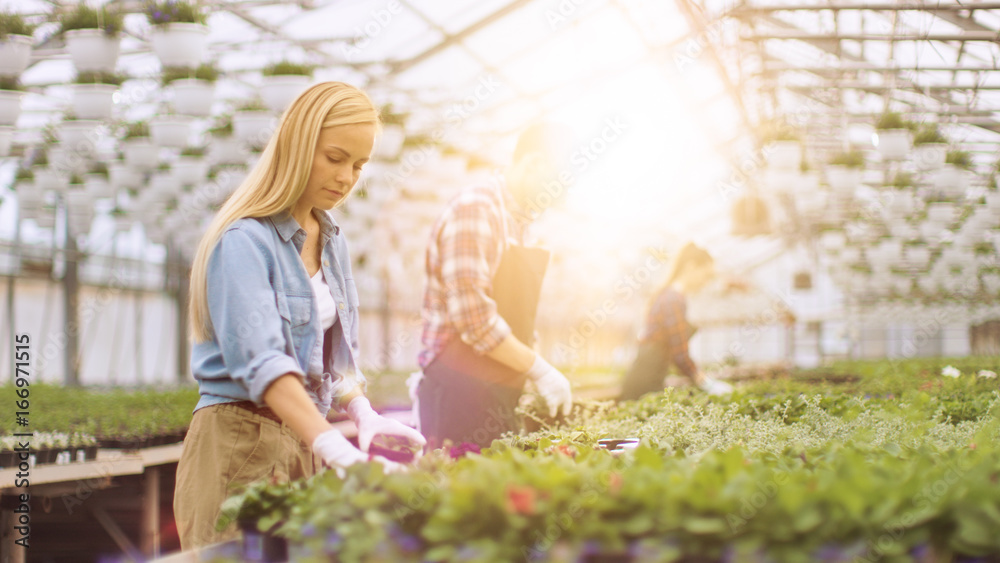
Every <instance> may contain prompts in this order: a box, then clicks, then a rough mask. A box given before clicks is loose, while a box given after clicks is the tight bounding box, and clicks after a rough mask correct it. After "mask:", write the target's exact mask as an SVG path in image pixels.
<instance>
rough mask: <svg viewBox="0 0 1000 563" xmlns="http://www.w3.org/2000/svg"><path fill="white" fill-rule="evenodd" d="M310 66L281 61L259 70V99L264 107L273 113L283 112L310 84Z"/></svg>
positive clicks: (311, 70) (311, 71)
mask: <svg viewBox="0 0 1000 563" xmlns="http://www.w3.org/2000/svg"><path fill="white" fill-rule="evenodd" d="M314 69H315V67H313V66H312V65H305V64H298V63H293V62H289V61H282V62H279V63H275V64H273V65H269V66H267V67H265V68H264V69H263V70H261V74H262V75H263V78H262V79H261V85H260V97H261V99H262V100H263V102H264V105H265V106H267V107H268V109H270V110H271V111H273V112H275V113H281V112H283V111H285V108H287V107H288V106H289V105H290V104H291V103H292V100H294V99H295V98H296V97H297V96H298V95H299V94H301V93H302V92H303V91H304V90H305V89H306V88H308V87H309V83H310V82H312V75H313V70H314Z"/></svg>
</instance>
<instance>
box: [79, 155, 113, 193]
mask: <svg viewBox="0 0 1000 563" xmlns="http://www.w3.org/2000/svg"><path fill="white" fill-rule="evenodd" d="M109 176H110V172H109V170H108V165H107V164H105V163H103V162H101V161H99V160H98V161H95V162H94V163H93V164H91V165H90V168H89V169H88V170H87V173H86V174H85V175H84V177H83V183H84V186H85V187H86V189H87V194H89V195H90V197H91V198H92V199H98V198H108V197H114V195H115V191H114V189H112V188H111V183H110V182H109V181H108V179H109Z"/></svg>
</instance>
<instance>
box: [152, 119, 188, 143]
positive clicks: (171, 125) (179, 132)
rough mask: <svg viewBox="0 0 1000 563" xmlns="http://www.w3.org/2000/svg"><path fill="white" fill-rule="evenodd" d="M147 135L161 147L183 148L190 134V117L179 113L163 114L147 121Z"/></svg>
mask: <svg viewBox="0 0 1000 563" xmlns="http://www.w3.org/2000/svg"><path fill="white" fill-rule="evenodd" d="M149 136H150V137H151V138H152V139H153V142H154V143H155V144H157V145H159V146H161V147H173V148H178V149H180V148H184V147H186V146H187V145H188V137H190V136H191V119H190V118H189V117H185V116H180V115H164V116H160V117H154V118H153V119H151V120H150V121H149Z"/></svg>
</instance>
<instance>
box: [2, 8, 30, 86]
mask: <svg viewBox="0 0 1000 563" xmlns="http://www.w3.org/2000/svg"><path fill="white" fill-rule="evenodd" d="M34 32H35V26H34V25H32V24H30V23H28V22H27V21H25V19H24V17H23V16H22V15H21V14H18V13H16V12H7V11H2V12H0V76H18V75H20V74H21V73H22V72H24V69H26V68H28V63H29V62H30V61H31V44H32V38H31V35H32V34H33V33H34Z"/></svg>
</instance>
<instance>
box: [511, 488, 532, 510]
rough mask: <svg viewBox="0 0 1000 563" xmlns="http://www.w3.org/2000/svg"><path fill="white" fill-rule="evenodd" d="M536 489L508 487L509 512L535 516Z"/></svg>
mask: <svg viewBox="0 0 1000 563" xmlns="http://www.w3.org/2000/svg"><path fill="white" fill-rule="evenodd" d="M536 497H537V493H536V492H535V489H532V488H531V487H528V486H524V487H521V486H518V485H507V512H512V513H514V514H528V515H531V514H534V513H535V498H536Z"/></svg>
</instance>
